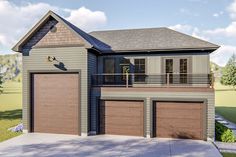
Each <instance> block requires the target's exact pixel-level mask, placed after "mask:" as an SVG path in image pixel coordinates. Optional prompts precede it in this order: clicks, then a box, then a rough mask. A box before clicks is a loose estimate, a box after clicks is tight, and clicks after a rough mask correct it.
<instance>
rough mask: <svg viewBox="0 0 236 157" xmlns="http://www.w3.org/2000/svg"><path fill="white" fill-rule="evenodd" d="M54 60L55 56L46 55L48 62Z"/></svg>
mask: <svg viewBox="0 0 236 157" xmlns="http://www.w3.org/2000/svg"><path fill="white" fill-rule="evenodd" d="M55 60H56V57H55V56H48V62H53V61H55Z"/></svg>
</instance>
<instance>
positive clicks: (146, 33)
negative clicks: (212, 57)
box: [89, 27, 219, 51]
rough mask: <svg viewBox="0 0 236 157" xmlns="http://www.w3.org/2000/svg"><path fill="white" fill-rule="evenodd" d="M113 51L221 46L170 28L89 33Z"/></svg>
mask: <svg viewBox="0 0 236 157" xmlns="http://www.w3.org/2000/svg"><path fill="white" fill-rule="evenodd" d="M89 34H90V35H91V36H93V37H95V38H96V39H98V40H100V41H102V42H103V43H106V44H107V45H108V46H110V50H111V51H136V50H154V51H155V50H159V51H160V50H174V49H217V48H218V47H219V46H218V45H216V44H213V43H210V42H207V41H204V40H201V39H198V38H195V37H192V36H189V35H186V34H183V33H180V32H177V31H174V30H171V29H169V28H165V27H162V28H146V29H127V30H109V31H95V32H91V33H89Z"/></svg>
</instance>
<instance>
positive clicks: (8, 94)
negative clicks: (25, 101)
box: [0, 82, 22, 142]
mask: <svg viewBox="0 0 236 157" xmlns="http://www.w3.org/2000/svg"><path fill="white" fill-rule="evenodd" d="M3 90H4V92H3V93H2V94H0V142H1V141H4V140H7V139H9V138H12V137H14V136H17V135H19V134H21V133H13V132H10V131H8V130H7V129H8V128H10V127H13V126H15V125H17V124H19V123H20V122H21V117H22V101H21V99H22V98H21V83H19V82H6V83H4V84H3Z"/></svg>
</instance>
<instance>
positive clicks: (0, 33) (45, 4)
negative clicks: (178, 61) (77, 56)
mask: <svg viewBox="0 0 236 157" xmlns="http://www.w3.org/2000/svg"><path fill="white" fill-rule="evenodd" d="M49 9H51V10H53V11H55V12H56V13H58V14H59V15H61V16H63V17H65V18H66V19H67V20H69V21H71V22H72V23H74V24H75V25H77V26H78V27H80V28H82V29H84V30H85V31H88V32H89V31H93V30H102V29H124V28H144V27H163V26H165V27H170V28H172V29H175V30H177V31H181V32H184V33H187V34H189V35H193V36H195V37H199V38H202V39H205V40H209V41H210V42H213V43H216V44H219V45H221V46H222V47H221V48H220V49H219V50H218V51H217V52H214V53H213V54H212V55H211V60H213V61H214V62H216V63H218V64H220V65H225V63H226V61H227V60H228V58H229V57H230V56H231V55H232V54H233V53H236V0H217V1H216V0H178V1H173V0H119V1H114V0H99V1H97V0H69V1H68V0H50V1H47V0H22V1H20V0H11V1H7V0H3V1H0V20H1V21H2V22H1V24H0V54H6V53H11V50H10V48H11V47H12V46H13V45H14V43H15V42H16V41H17V40H19V39H20V37H22V36H23V35H24V34H25V33H26V32H27V31H28V30H29V28H31V27H32V26H33V25H34V24H35V23H36V22H37V21H38V20H39V19H40V18H41V17H42V15H43V14H45V13H46V12H47V10H49Z"/></svg>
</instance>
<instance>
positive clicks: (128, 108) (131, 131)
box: [100, 101, 144, 136]
mask: <svg viewBox="0 0 236 157" xmlns="http://www.w3.org/2000/svg"><path fill="white" fill-rule="evenodd" d="M143 130H144V125H143V102H142V101H102V102H101V103H100V133H101V134H114V135H131V136H143V135H144V132H143Z"/></svg>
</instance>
